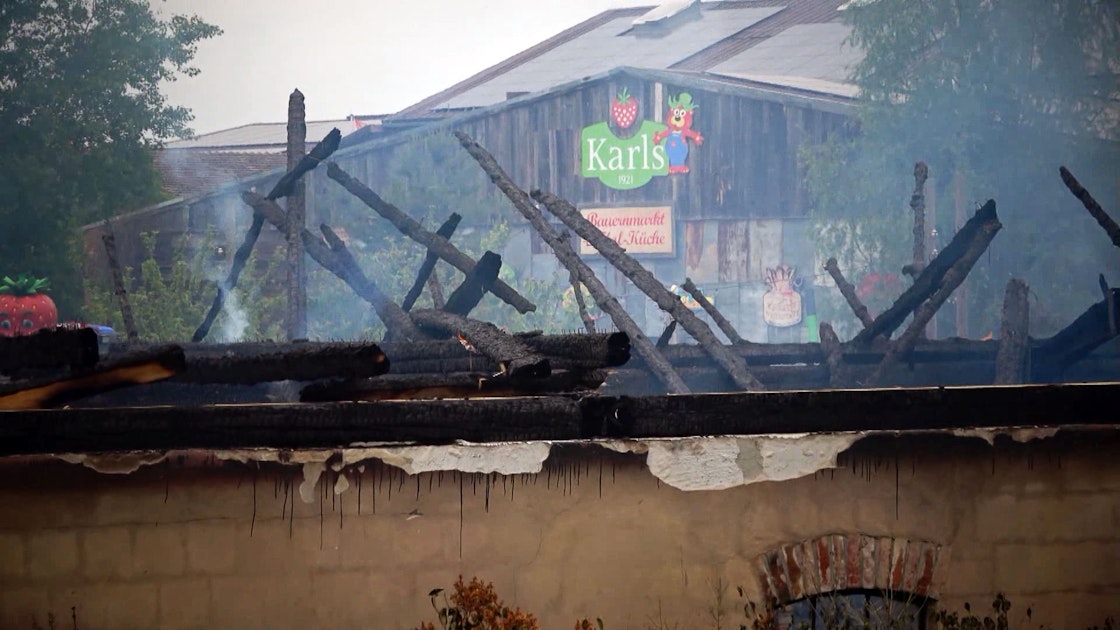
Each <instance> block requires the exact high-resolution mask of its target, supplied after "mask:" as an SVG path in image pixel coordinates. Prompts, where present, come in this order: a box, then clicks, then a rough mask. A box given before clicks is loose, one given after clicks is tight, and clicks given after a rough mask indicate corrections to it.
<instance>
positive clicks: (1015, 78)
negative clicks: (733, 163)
mask: <svg viewBox="0 0 1120 630" xmlns="http://www.w3.org/2000/svg"><path fill="white" fill-rule="evenodd" d="M845 15H846V20H847V21H848V23H849V24H850V25H851V26H852V28H853V34H852V38H851V41H852V43H853V44H854V45H857V46H859V47H861V48H862V49H863V50H864V51H865V53H866V56H865V58H864V59H863V61H862V62H861V63H860V64H859V65H858V67H857V68H856V71H855V74H854V76H853V80H854V82H855V83H856V84H857V85H858V86H859V88H860V92H861V96H860V109H859V115H858V121H857V124H856V125H854V126H853V129H852V130H851V133H849V134H846V135H845V137H841V138H834V139H832V141H831V142H829V143H827V144H826V145H824V146H823V147H820V148H818V149H816V150H813V151H811V153H810V155H809V160H808V161H809V185H810V189H811V192H812V193H813V197H814V201H815V211H816V216H817V218H818V219H820V221H819V229H818V232H819V236H820V237H821V239H820V245H821V247H822V249H824V250H825V251H824V252H823V253H824V254H826V255H837V256H838V257H840V258H841V259H842V260H844V259H846V261H847V263H848V264H849V265H851V266H853V267H854V269H853V270H852V271H853V273H852V274H851V275H853V276H855V280H857V281H858V279H859V276H860V275H861V274H862V273H865V272H880V273H882V272H885V271H892V272H897V271H898V269H899V267H901V266H902V265H903V264H905V263H907V262H909V258H910V248H911V243H912V240H911V236H910V228H911V223H910V215H909V210H908V207H907V200H908V199H909V194H910V192H911V190H912V188H913V178H912V174H911V172H912V169H913V166H914V163H915V162H916V161H919V160H922V161H925V162H927V163H928V164H929V167H930V172H931V179H930V182H929V184H928V188H927V190H928V191H929V193H930V195H931V196H930V200H931V206H932V208H931V210H932V213H933V214H934V216H935V221H934V223H933V225H931V226H930V227H934V228H936V229H937V231H938V232H939V234H940V239H939V242H938V241H931V242H930V247H936V246H938V245H944V244H945V243H946V242H947V241H948V239H949V238H950V237H951V235H952V234H953V233H954V232H955V231H956V228H957V227H958V226H959V225H960V223H961V222H963V219H964V218H967V217H968V216H969V215H971V214H972V212H973V210H974V209H975V204H976V203H978V202H981V201H983V200H985V199H988V198H994V199H996V201H997V203H998V207H999V213H1000V218H1001V220H1002V222H1003V224H1004V231H1003V233H1001V234H1000V236H999V237H998V238H997V239H996V241H995V242H994V243H993V245H992V248H991V250H990V255H989V256H988V257H987V259H986V260H984V261H982V263H981V264H980V265H978V268H977V269H976V270H975V271H974V272H973V274H972V277H971V278H970V280H969V283H968V285H967V286H969V288H970V291H969V297H970V299H969V302H970V316H971V319H972V321H973V322H974V325H973V331H972V332H977V331H983V330H992V329H993V328H994V327H998V308H999V303H1000V302H1001V299H1002V290H1003V286H1004V284H1005V283H1006V281H1007V279H1008V278H1010V277H1020V278H1024V279H1025V280H1027V282H1028V283H1029V284H1030V285H1031V287H1032V289H1033V290H1034V292H1035V294H1036V295H1038V296H1043V298H1042V299H1041V300H1040V301H1039V302H1038V306H1037V308H1036V307H1032V309H1034V310H1032V320H1033V321H1032V324H1034V328H1035V331H1034V332H1036V334H1037V333H1047V332H1052V331H1053V330H1054V329H1055V328H1056V327H1058V326H1061V325H1064V324H1066V323H1068V322H1069V321H1070V319H1072V317H1073V316H1075V315H1076V314H1077V313H1078V312H1080V311H1081V310H1083V309H1084V308H1085V307H1086V306H1087V305H1088V304H1089V303H1091V302H1094V301H1096V300H1098V299H1099V297H1098V296H1097V289H1096V287H1095V286H1094V285H1093V281H1092V279H1093V278H1095V277H1096V274H1097V273H1098V272H1100V271H1106V272H1112V274H1113V275H1114V276H1115V269H1116V264H1117V261H1118V257H1117V253H1116V252H1115V251H1114V249H1113V248H1111V246H1110V244H1109V243H1108V240H1107V239H1106V238H1104V237H1103V236H1102V235H1101V234H1100V233H1099V228H1097V226H1096V225H1095V224H1094V223H1093V221H1092V220H1091V219H1090V218H1089V217H1088V216H1087V215H1086V214H1085V213H1084V211H1083V210H1081V208H1080V207H1079V205H1078V204H1077V202H1076V200H1074V199H1073V197H1072V196H1070V195H1069V193H1068V192H1067V191H1066V190H1065V188H1064V187H1063V186H1062V183H1061V181H1060V179H1059V178H1058V174H1057V172H1058V167H1059V166H1060V165H1067V166H1069V167H1070V168H1071V169H1072V170H1073V172H1074V173H1076V174H1077V175H1078V177H1079V178H1080V179H1081V180H1082V182H1084V183H1086V185H1087V186H1088V187H1089V188H1090V190H1093V191H1094V193H1095V194H1097V195H1098V198H1099V199H1100V200H1101V201H1102V203H1106V205H1110V206H1111V207H1117V204H1116V203H1115V195H1114V193H1115V184H1116V180H1115V165H1116V164H1117V163H1118V162H1117V160H1118V159H1120V150H1118V146H1120V145H1118V141H1120V82H1118V76H1120V5H1117V4H1116V3H1115V2H1112V1H1107V0H1088V1H1085V2H1053V1H1051V0H949V1H942V0H864V1H863V2H853V3H851V4H850V5H849V9H848V10H846V11H845ZM933 202H936V203H933ZM1110 280H1111V281H1112V282H1113V283H1114V284H1115V283H1117V282H1118V281H1120V277H1111V278H1110Z"/></svg>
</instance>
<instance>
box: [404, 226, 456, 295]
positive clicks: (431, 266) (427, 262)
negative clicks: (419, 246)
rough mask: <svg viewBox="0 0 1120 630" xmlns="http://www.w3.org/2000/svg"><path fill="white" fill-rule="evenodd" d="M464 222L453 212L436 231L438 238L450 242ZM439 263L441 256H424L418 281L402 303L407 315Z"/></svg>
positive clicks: (428, 254) (417, 275)
mask: <svg viewBox="0 0 1120 630" xmlns="http://www.w3.org/2000/svg"><path fill="white" fill-rule="evenodd" d="M462 220H463V217H462V216H461V215H459V214H458V213H455V212H452V213H451V216H450V217H447V220H446V221H444V222H443V225H441V226H439V229H438V230H436V236H440V237H443V238H445V239H448V241H450V240H451V235H452V234H454V233H455V228H457V227H459V222H460V221H462ZM437 262H439V256H438V255H436V254H434V253H432V252H431V251H429V252H428V253H427V254H425V255H424V262H423V263H422V264H421V265H420V271H418V272H417V273H416V281H415V282H413V283H412V286H411V287H410V288H409V289H408V293H406V294H405V296H404V301H403V302H401V308H402V309H404V311H405V312H406V313H407V312H408V311H411V310H412V307H413V305H415V304H416V300H417V299H418V298H419V297H420V292H421V291H423V290H424V284H425V283H427V282H428V278H429V277H431V275H432V272H433V271H435V268H436V263H437ZM436 308H438V309H442V308H443V304H440V305H438V306H436Z"/></svg>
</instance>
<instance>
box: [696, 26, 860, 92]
mask: <svg viewBox="0 0 1120 630" xmlns="http://www.w3.org/2000/svg"><path fill="white" fill-rule="evenodd" d="M851 32H852V29H851V27H849V26H847V25H845V24H841V23H838V22H830V23H825V24H798V25H795V26H791V27H789V28H788V29H786V30H784V31H782V32H781V33H778V34H777V35H774V36H773V37H770V38H768V39H766V40H764V41H762V42H759V43H758V45H756V46H753V47H751V48H748V49H747V50H744V51H743V52H741V53H739V54H737V55H735V56H734V57H731V58H730V59H728V60H726V61H724V62H722V63H719V64H716V65H714V66H712V67H711V68H708V71H709V72H713V73H716V74H750V75H767V76H775V77H786V78H790V77H801V78H805V79H823V80H825V81H831V82H835V83H844V82H847V81H848V79H849V77H850V76H851V73H852V70H853V69H854V68H855V66H856V64H858V63H859V62H860V60H861V59H863V51H861V50H859V49H858V48H854V47H852V46H851V45H848V44H847V43H846V41H847V39H848V37H849V36H850V35H851Z"/></svg>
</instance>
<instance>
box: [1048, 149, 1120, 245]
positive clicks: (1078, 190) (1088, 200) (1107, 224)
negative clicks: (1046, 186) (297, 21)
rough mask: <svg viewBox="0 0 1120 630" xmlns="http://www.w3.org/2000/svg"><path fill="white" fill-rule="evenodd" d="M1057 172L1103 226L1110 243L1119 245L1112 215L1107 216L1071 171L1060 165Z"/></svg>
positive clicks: (1119, 236) (1119, 234)
mask: <svg viewBox="0 0 1120 630" xmlns="http://www.w3.org/2000/svg"><path fill="white" fill-rule="evenodd" d="M1058 174H1059V175H1061V176H1062V183H1064V184H1065V185H1066V188H1068V189H1069V191H1070V192H1071V193H1073V196H1074V197H1077V199H1078V200H1079V201H1081V205H1083V206H1085V209H1086V210H1088V211H1089V214H1091V215H1093V218H1094V219H1096V220H1097V224H1099V225H1100V226H1101V227H1102V228H1104V231H1105V234H1108V238H1110V239H1112V244H1113V245H1115V246H1117V247H1120V225H1117V224H1116V221H1113V220H1112V217H1110V216H1108V213H1107V212H1105V211H1104V208H1102V207H1101V204H1100V203H1098V202H1097V200H1096V199H1094V198H1093V195H1091V194H1089V191H1088V190H1085V187H1084V186H1082V185H1081V182H1079V181H1077V178H1076V177H1074V176H1073V173H1071V172H1069V169H1067V168H1066V167H1064V166H1062V167H1060V168H1059V169H1058Z"/></svg>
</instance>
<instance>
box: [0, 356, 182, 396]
mask: <svg viewBox="0 0 1120 630" xmlns="http://www.w3.org/2000/svg"><path fill="white" fill-rule="evenodd" d="M184 368H185V359H184V357H183V349H182V348H180V347H179V346H163V347H160V348H157V349H154V350H150V351H147V352H140V353H137V354H134V355H131V356H127V357H122V358H120V359H118V360H115V361H106V362H104V363H102V364H100V365H98V366H96V367H94V368H92V369H90V370H86V371H81V372H76V373H74V374H71V375H67V376H64V377H56V378H49V379H41V380H32V381H22V382H18V383H13V384H8V385H0V411H7V410H21V409H49V408H51V407H57V406H59V405H63V404H66V403H68V402H70V401H74V400H78V399H80V398H83V397H85V396H91V395H93V394H97V393H101V392H105V391H110V390H113V389H117V388H120V387H128V386H130V385H140V384H143V383H152V382H155V381H161V380H164V379H168V378H171V377H172V376H174V375H175V374H177V373H179V372H182V371H183V369H184Z"/></svg>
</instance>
